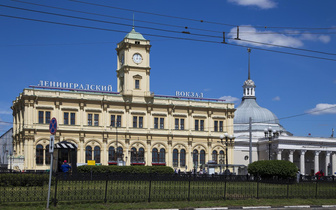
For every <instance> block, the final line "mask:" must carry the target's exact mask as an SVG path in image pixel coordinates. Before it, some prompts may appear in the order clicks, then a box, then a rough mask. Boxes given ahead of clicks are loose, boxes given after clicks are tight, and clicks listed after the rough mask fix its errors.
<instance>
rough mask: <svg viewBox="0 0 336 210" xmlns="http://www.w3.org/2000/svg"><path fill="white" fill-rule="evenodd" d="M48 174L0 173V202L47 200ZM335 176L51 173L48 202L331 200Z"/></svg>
mask: <svg viewBox="0 0 336 210" xmlns="http://www.w3.org/2000/svg"><path fill="white" fill-rule="evenodd" d="M48 181H49V175H48V174H43V173H42V174H36V173H0V203H8V202H31V201H38V202H43V201H46V200H47V192H48ZM335 187H336V180H335V177H333V176H331V177H322V178H317V177H305V176H304V177H301V178H300V180H296V179H281V178H277V177H274V178H272V179H261V178H259V177H252V176H238V175H219V176H217V175H216V176H215V175H214V176H209V175H192V174H175V175H160V174H77V175H69V174H55V175H54V176H53V178H52V186H51V196H50V197H51V201H52V202H53V204H54V205H55V206H56V204H57V203H58V202H62V201H95V202H151V201H201V200H220V199H249V198H257V199H258V198H278V199H281V198H335V197H336V188H335Z"/></svg>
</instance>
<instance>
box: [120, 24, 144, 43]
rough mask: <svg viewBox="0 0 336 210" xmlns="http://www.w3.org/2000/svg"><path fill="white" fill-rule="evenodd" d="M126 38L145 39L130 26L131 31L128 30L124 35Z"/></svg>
mask: <svg viewBox="0 0 336 210" xmlns="http://www.w3.org/2000/svg"><path fill="white" fill-rule="evenodd" d="M125 38H126V39H137V40H146V39H145V38H144V37H143V36H142V35H141V34H140V33H139V32H136V31H135V30H134V27H133V28H132V31H131V32H129V33H128V34H127V35H126V36H125Z"/></svg>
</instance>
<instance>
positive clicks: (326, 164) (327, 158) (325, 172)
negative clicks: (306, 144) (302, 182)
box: [324, 151, 332, 176]
mask: <svg viewBox="0 0 336 210" xmlns="http://www.w3.org/2000/svg"><path fill="white" fill-rule="evenodd" d="M330 154H331V152H329V151H328V152H326V157H325V168H324V175H325V176H328V165H329V164H330ZM331 175H332V174H331Z"/></svg>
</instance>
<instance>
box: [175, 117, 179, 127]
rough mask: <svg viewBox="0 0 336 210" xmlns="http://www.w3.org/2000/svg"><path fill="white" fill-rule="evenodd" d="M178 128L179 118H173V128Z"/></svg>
mask: <svg viewBox="0 0 336 210" xmlns="http://www.w3.org/2000/svg"><path fill="white" fill-rule="evenodd" d="M178 129H179V119H178V118H175V130H178Z"/></svg>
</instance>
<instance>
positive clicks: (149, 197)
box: [148, 175, 152, 203]
mask: <svg viewBox="0 0 336 210" xmlns="http://www.w3.org/2000/svg"><path fill="white" fill-rule="evenodd" d="M151 176H152V175H149V192H148V203H150V202H151V190H152V178H151Z"/></svg>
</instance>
